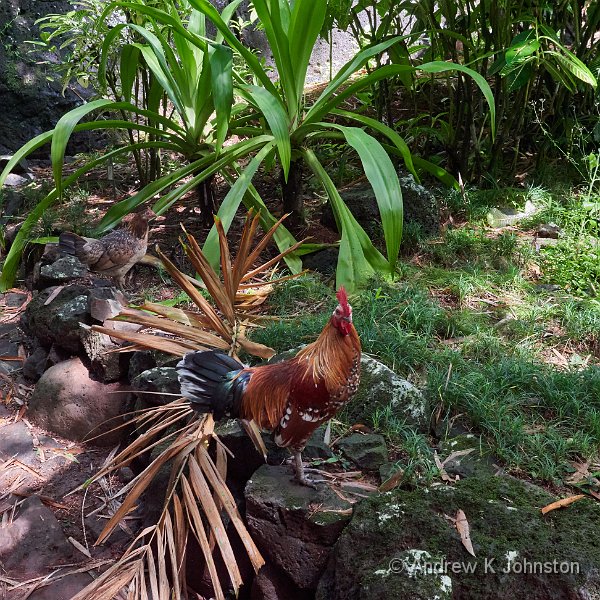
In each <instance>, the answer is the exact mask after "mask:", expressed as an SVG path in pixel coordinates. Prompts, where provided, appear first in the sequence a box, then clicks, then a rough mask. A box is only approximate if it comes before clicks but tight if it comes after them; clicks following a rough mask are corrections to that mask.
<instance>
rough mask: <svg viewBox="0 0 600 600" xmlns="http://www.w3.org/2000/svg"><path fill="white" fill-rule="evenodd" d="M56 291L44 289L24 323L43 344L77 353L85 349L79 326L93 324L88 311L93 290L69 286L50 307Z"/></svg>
mask: <svg viewBox="0 0 600 600" xmlns="http://www.w3.org/2000/svg"><path fill="white" fill-rule="evenodd" d="M54 289H55V288H48V289H46V290H44V291H43V292H41V293H39V294H38V295H37V296H36V297H35V298H34V299H33V300H32V301H31V302H30V303H29V305H28V306H27V309H26V310H25V314H24V315H23V317H22V319H21V323H22V325H23V327H24V329H25V330H26V331H28V332H29V333H30V334H31V335H32V336H34V337H36V338H37V339H38V340H39V342H40V343H41V344H42V345H44V346H46V347H50V346H52V345H53V344H56V345H57V346H59V347H61V348H64V349H65V350H68V351H69V352H73V353H77V352H79V351H80V350H81V348H82V346H81V336H80V327H79V324H80V323H85V324H87V325H90V324H91V323H92V320H91V317H90V315H89V312H88V298H89V295H90V291H89V289H88V288H86V287H84V286H82V285H71V286H67V287H65V288H63V289H62V290H61V291H60V292H59V294H58V296H56V297H55V298H54V299H52V300H51V301H50V303H49V304H47V302H48V300H49V299H50V295H51V294H52V293H53V292H54Z"/></svg>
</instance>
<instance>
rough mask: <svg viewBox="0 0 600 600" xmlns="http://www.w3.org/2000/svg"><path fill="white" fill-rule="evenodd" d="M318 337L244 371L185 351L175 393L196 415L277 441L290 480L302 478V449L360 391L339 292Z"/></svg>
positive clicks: (225, 360) (219, 358)
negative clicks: (238, 422) (241, 424)
mask: <svg viewBox="0 0 600 600" xmlns="http://www.w3.org/2000/svg"><path fill="white" fill-rule="evenodd" d="M337 297H338V301H339V304H338V306H337V308H336V309H335V311H334V312H333V315H332V316H331V318H330V319H329V321H328V323H327V325H325V328H324V329H323V331H322V332H321V335H319V337H318V338H317V340H316V341H315V342H313V343H312V344H309V345H308V346H306V347H304V348H303V349H302V350H300V352H298V354H297V355H296V356H295V357H294V358H292V359H290V360H286V361H283V362H279V363H274V364H267V365H262V366H257V367H244V365H242V364H241V363H239V362H238V361H237V360H235V359H234V358H232V357H230V356H227V355H226V354H223V353H222V352H219V351H216V350H209V351H198V352H190V353H189V354H186V355H185V356H184V358H183V360H181V361H180V362H179V364H178V365H177V371H178V375H179V382H180V384H181V394H182V395H183V396H184V397H185V398H187V399H188V400H190V401H191V402H192V405H193V407H194V408H195V409H196V410H197V411H198V412H200V413H207V412H212V413H213V415H214V418H215V420H218V419H221V418H223V417H227V418H234V417H239V418H241V419H246V420H251V419H253V420H254V421H255V422H256V424H257V425H258V426H259V427H260V428H261V429H264V430H268V431H272V432H273V433H274V434H275V443H276V444H277V445H279V446H282V447H288V448H290V449H291V450H292V452H293V454H294V458H295V463H296V478H297V480H298V481H299V482H300V483H302V484H304V485H309V486H313V483H312V482H311V481H310V480H308V479H307V478H306V476H305V474H304V468H303V465H302V454H301V453H302V450H304V447H305V446H306V442H307V441H308V438H309V437H310V436H311V434H312V433H313V431H314V430H315V429H316V428H317V427H319V425H321V424H322V423H325V422H326V421H328V420H329V419H331V417H333V416H334V415H335V414H336V413H337V412H338V411H339V410H340V409H341V408H342V406H344V404H346V403H347V402H348V401H349V400H350V399H351V398H352V396H353V395H354V394H355V393H356V390H357V389H358V383H359V379H360V354H361V347H360V340H359V338H358V334H357V333H356V329H355V328H354V325H353V324H352V308H351V307H350V305H349V304H348V297H347V295H346V291H345V290H344V288H341V289H340V290H339V291H338V293H337Z"/></svg>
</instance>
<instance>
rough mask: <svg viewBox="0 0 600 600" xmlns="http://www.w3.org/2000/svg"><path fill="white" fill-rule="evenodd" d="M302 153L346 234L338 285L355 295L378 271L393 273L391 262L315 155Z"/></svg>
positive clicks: (337, 277)
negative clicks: (347, 204)
mask: <svg viewBox="0 0 600 600" xmlns="http://www.w3.org/2000/svg"><path fill="white" fill-rule="evenodd" d="M302 154H303V156H304V159H305V160H306V164H308V166H309V167H310V169H311V170H312V172H313V173H314V174H315V176H316V177H317V179H319V180H320V181H321V183H322V184H323V186H324V188H325V190H326V192H327V196H328V197H329V201H330V202H331V208H332V209H333V214H334V216H335V220H336V222H337V225H338V228H339V230H340V233H341V235H342V237H341V240H340V250H339V255H338V264H337V269H336V284H337V285H338V286H340V285H344V286H346V288H347V290H348V291H349V292H353V291H355V290H356V289H358V288H359V287H361V286H363V285H365V284H366V283H367V281H368V279H369V277H371V276H372V275H373V273H374V272H380V273H391V269H390V265H389V263H388V262H387V261H386V260H385V258H384V257H383V256H382V255H381V253H380V252H379V250H377V248H375V246H373V243H372V242H371V240H370V239H369V236H368V235H367V234H366V232H365V230H364V229H363V228H362V227H361V225H360V224H359V223H358V221H357V220H356V219H355V218H354V216H353V215H352V213H351V212H350V210H349V209H348V207H347V206H346V204H345V203H344V201H343V200H342V197H341V196H340V194H339V192H338V191H337V189H336V187H335V185H334V183H333V181H332V180H331V178H330V177H329V175H328V174H327V171H325V169H324V168H323V166H322V165H321V163H320V162H319V161H318V159H317V157H316V156H315V154H314V152H313V151H312V150H309V149H304V150H303V151H302Z"/></svg>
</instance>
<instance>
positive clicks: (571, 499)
mask: <svg viewBox="0 0 600 600" xmlns="http://www.w3.org/2000/svg"><path fill="white" fill-rule="evenodd" d="M582 498H585V494H577V495H576V496H569V497H568V498H561V499H560V500H557V501H556V502H551V503H550V504H548V505H547V506H544V508H542V514H543V515H545V514H547V513H549V512H550V511H553V510H556V509H557V508H565V507H566V506H569V505H571V504H573V502H577V500H581V499H582Z"/></svg>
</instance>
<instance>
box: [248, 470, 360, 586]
mask: <svg viewBox="0 0 600 600" xmlns="http://www.w3.org/2000/svg"><path fill="white" fill-rule="evenodd" d="M292 473H293V472H292V469H290V468H287V467H273V466H270V465H264V466H262V467H261V468H260V469H258V471H256V473H254V475H252V479H251V480H250V481H248V484H247V486H246V491H245V496H246V519H247V522H248V527H249V529H250V532H251V533H252V536H253V538H254V540H255V541H256V543H257V544H258V546H259V548H260V550H261V552H262V553H263V555H264V556H265V558H266V559H267V560H268V561H270V562H272V563H274V564H275V565H276V566H277V567H278V568H279V569H281V570H282V571H283V572H284V573H286V575H287V576H288V577H289V578H290V579H291V580H292V581H293V582H294V584H295V585H296V586H297V587H298V588H300V589H302V590H314V589H315V588H316V586H317V583H318V581H319V578H320V575H321V573H322V571H323V569H324V568H325V565H326V563H327V560H328V557H329V553H330V551H331V548H332V546H333V544H334V543H335V541H336V540H337V538H338V536H339V535H340V533H341V531H342V529H343V528H344V527H345V526H346V524H347V523H348V521H349V519H350V515H351V512H352V505H351V504H350V503H349V502H347V501H345V500H343V499H342V498H341V497H340V496H338V495H337V494H335V493H334V492H333V491H332V490H331V489H330V488H329V487H328V486H326V485H324V484H319V485H318V489H316V490H315V489H312V488H309V487H307V486H302V485H299V484H298V483H297V482H296V481H295V480H293V478H292Z"/></svg>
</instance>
